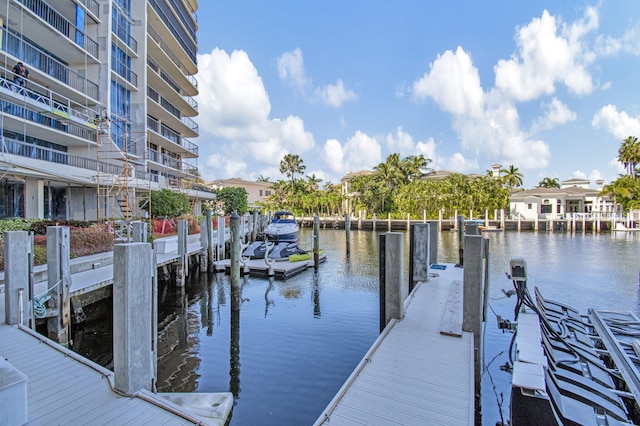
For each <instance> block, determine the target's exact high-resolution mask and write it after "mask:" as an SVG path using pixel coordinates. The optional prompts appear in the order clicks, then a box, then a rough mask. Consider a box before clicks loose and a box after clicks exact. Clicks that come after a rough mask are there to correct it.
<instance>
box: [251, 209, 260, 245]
mask: <svg viewBox="0 0 640 426" xmlns="http://www.w3.org/2000/svg"><path fill="white" fill-rule="evenodd" d="M251 219H252V225H251V242H254V241H255V240H256V238H258V210H254V211H253V213H252V214H251Z"/></svg>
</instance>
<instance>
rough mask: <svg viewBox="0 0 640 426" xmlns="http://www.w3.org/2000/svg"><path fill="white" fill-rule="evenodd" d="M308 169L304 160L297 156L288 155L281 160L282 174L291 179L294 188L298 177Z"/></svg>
mask: <svg viewBox="0 0 640 426" xmlns="http://www.w3.org/2000/svg"><path fill="white" fill-rule="evenodd" d="M306 168H307V166H305V165H304V164H303V161H302V158H301V157H300V156H299V155H297V154H287V155H285V156H284V157H283V158H282V160H280V173H283V174H284V175H285V176H286V177H288V178H289V179H290V181H291V185H292V186H295V184H296V175H297V174H299V175H301V176H302V175H303V174H304V171H305V169H306Z"/></svg>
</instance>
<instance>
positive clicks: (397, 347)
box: [315, 264, 475, 426]
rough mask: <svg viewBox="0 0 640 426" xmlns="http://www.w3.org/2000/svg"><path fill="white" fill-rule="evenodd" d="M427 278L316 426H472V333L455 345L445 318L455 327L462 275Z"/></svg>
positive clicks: (435, 269) (450, 269)
mask: <svg viewBox="0 0 640 426" xmlns="http://www.w3.org/2000/svg"><path fill="white" fill-rule="evenodd" d="M442 266H445V269H440V268H442ZM430 276H431V278H430V281H428V282H421V283H418V285H417V286H416V287H415V289H414V290H413V292H412V293H411V294H410V295H409V297H408V298H407V301H406V302H405V306H406V313H405V317H404V319H402V320H392V321H391V322H389V324H388V325H387V326H386V327H385V329H384V330H383V332H382V333H381V334H380V336H379V337H378V339H377V340H376V341H375V342H374V344H373V346H372V347H371V349H370V350H369V351H368V352H367V354H366V355H365V356H364V358H363V359H362V361H360V364H359V365H358V366H357V367H356V369H355V370H354V372H353V373H352V374H351V376H350V377H349V378H348V379H347V381H346V382H345V384H344V385H343V386H342V388H341V389H340V390H339V392H338V393H337V395H336V396H335V397H334V398H333V400H332V401H331V402H330V403H329V405H328V406H327V408H325V410H324V411H323V413H322V414H321V415H320V417H319V418H318V420H317V421H316V423H315V425H317V426H319V425H362V424H368V425H374V424H378V425H427V424H446V425H470V424H474V421H475V417H474V416H475V414H474V393H475V392H474V353H473V352H474V350H473V333H470V332H463V331H460V332H459V337H458V336H456V334H458V332H457V331H453V332H452V330H451V328H452V324H454V325H453V328H456V325H455V324H456V323H457V321H455V320H454V321H452V318H459V323H460V325H461V324H462V314H463V313H462V292H460V291H458V290H459V283H460V282H462V280H463V271H462V269H460V268H456V267H455V266H454V265H451V264H446V265H432V266H431V269H430ZM456 294H457V296H456ZM458 297H459V298H460V299H459V300H458V299H457V298H458ZM452 310H453V311H454V313H453V316H452V312H451V311H452ZM452 334H454V335H452Z"/></svg>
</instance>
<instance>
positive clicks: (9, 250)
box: [4, 231, 31, 325]
mask: <svg viewBox="0 0 640 426" xmlns="http://www.w3.org/2000/svg"><path fill="white" fill-rule="evenodd" d="M4 244H5V245H4V270H5V271H4V272H5V288H4V291H5V299H4V316H5V319H4V321H5V322H6V323H7V324H9V325H16V324H18V320H19V315H20V302H19V300H20V299H19V293H20V290H21V289H22V290H24V291H26V290H27V289H28V288H29V262H27V261H26V259H27V258H28V257H29V253H30V251H31V249H30V245H31V244H30V239H29V233H28V232H27V231H7V232H5V233H4ZM26 307H27V304H26V300H25V301H23V310H24V311H25V312H26V311H27V310H26Z"/></svg>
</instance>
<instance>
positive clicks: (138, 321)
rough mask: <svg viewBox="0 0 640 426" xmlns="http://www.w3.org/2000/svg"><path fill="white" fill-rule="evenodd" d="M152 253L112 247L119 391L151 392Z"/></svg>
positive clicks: (140, 247) (142, 246)
mask: <svg viewBox="0 0 640 426" xmlns="http://www.w3.org/2000/svg"><path fill="white" fill-rule="evenodd" d="M152 259H153V256H152V250H151V244H149V243H127V244H116V245H115V246H114V247H113V265H114V268H113V368H114V370H113V371H114V374H115V377H114V385H115V387H116V389H118V390H119V391H121V392H125V393H127V394H133V393H136V392H138V391H139V390H141V389H147V390H151V384H152V380H153V376H154V375H155V374H154V373H153V372H152V369H153V365H154V364H153V362H152V360H151V353H152V336H151V333H152V326H153V324H152V316H153V312H152V309H153V308H152V305H153V304H152V300H151V294H152V284H153V265H152V264H151V263H152Z"/></svg>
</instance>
